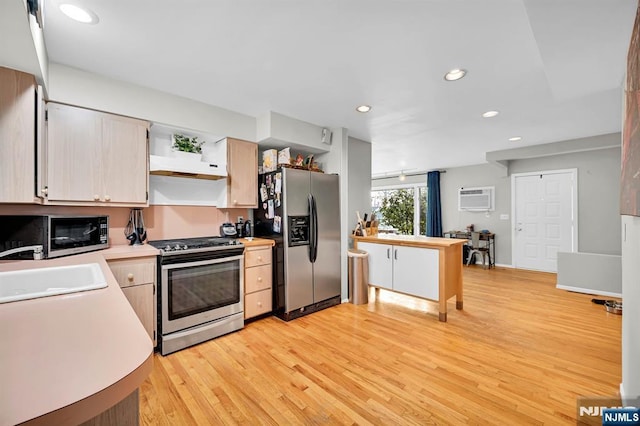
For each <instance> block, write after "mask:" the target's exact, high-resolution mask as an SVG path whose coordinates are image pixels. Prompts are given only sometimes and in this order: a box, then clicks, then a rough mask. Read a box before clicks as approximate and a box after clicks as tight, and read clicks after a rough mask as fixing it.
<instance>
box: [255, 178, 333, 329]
mask: <svg viewBox="0 0 640 426" xmlns="http://www.w3.org/2000/svg"><path fill="white" fill-rule="evenodd" d="M258 185H259V188H258V192H259V199H260V203H259V204H260V206H259V208H258V209H256V210H255V211H254V221H255V230H256V235H257V236H263V237H267V238H273V239H274V240H276V245H275V248H274V262H273V267H274V276H273V278H274V280H273V289H274V300H273V302H274V310H275V313H276V314H277V315H278V316H279V317H280V318H283V319H285V320H290V319H293V318H296V317H298V316H301V315H305V314H307V313H311V312H315V311H317V310H319V309H324V308H326V307H329V306H333V305H336V304H339V303H340V288H341V284H340V193H339V177H338V175H330V174H324V173H318V172H309V171H306V170H298V169H290V168H282V169H278V170H277V171H275V172H270V173H265V174H263V175H260V179H259V184H258Z"/></svg>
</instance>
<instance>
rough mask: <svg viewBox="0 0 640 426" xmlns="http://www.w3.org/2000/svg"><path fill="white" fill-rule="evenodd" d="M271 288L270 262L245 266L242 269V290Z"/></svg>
mask: <svg viewBox="0 0 640 426" xmlns="http://www.w3.org/2000/svg"><path fill="white" fill-rule="evenodd" d="M267 288H271V264H269V265H261V266H254V267H253V268H245V270H244V292H245V294H246V293H253V292H254V291H258V290H264V289H267Z"/></svg>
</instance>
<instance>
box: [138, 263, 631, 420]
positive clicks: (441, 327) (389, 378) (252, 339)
mask: <svg viewBox="0 0 640 426" xmlns="http://www.w3.org/2000/svg"><path fill="white" fill-rule="evenodd" d="M463 273H464V277H463V279H464V287H465V305H464V310H462V311H455V312H453V311H452V314H451V315H450V316H449V318H448V320H449V321H448V322H447V323H442V322H439V321H438V316H437V314H438V304H437V303H435V302H429V301H425V300H422V299H418V298H413V297H410V296H404V295H399V294H397V293H392V292H385V291H384V290H380V292H379V296H377V297H376V298H373V297H371V298H370V299H369V300H370V302H369V304H368V305H352V304H342V305H339V306H336V307H333V308H329V309H326V310H323V311H320V312H316V313H314V314H311V315H308V316H305V317H302V318H298V319H296V320H293V321H290V322H283V321H281V320H279V319H277V318H275V317H270V318H265V319H263V320H260V321H256V322H253V323H250V324H248V325H247V326H246V327H245V328H244V329H242V330H240V331H238V332H235V333H232V334H228V335H226V336H222V337H219V338H217V339H214V340H211V341H209V342H205V343H202V344H200V345H197V346H195V347H192V348H188V349H185V350H183V351H180V352H177V353H174V354H171V355H169V356H166V357H162V356H159V355H156V360H155V361H156V362H155V366H154V371H153V373H152V374H151V376H150V377H149V379H148V380H147V381H146V382H145V384H144V385H143V386H142V388H141V391H140V409H141V418H140V423H141V424H143V425H152V424H153V425H155V424H185V425H190V424H193V425H195V424H270V425H271V424H408V425H412V424H415V425H424V424H465V423H472V424H485V423H502V424H575V422H576V418H575V416H576V398H577V397H578V396H596V395H601V396H616V395H617V394H618V387H619V383H620V380H621V366H620V359H621V347H620V337H621V317H620V316H617V315H613V314H608V313H607V312H605V311H604V309H603V307H602V306H599V305H594V304H592V303H591V301H590V300H591V298H592V296H589V295H584V294H577V293H570V292H566V291H562V290H557V289H556V288H555V280H556V276H555V274H548V273H539V272H531V271H522V270H512V269H505V268H496V269H490V270H484V269H482V268H481V267H474V266H472V267H465V268H464V271H463ZM454 307H455V301H453V300H452V301H451V302H449V303H448V308H449V309H453V308H454Z"/></svg>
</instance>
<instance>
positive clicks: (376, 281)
mask: <svg viewBox="0 0 640 426" xmlns="http://www.w3.org/2000/svg"><path fill="white" fill-rule="evenodd" d="M351 238H352V239H353V240H354V248H357V249H361V250H364V251H366V252H368V253H369V285H370V286H372V287H375V288H376V293H377V290H378V289H380V288H384V289H386V290H391V291H395V292H398V293H403V294H407V295H410V296H415V297H420V298H423V299H427V300H433V301H436V302H438V304H439V309H438V311H439V315H438V319H439V320H440V321H442V322H446V321H447V301H448V300H449V299H450V298H452V297H453V296H455V297H456V309H462V307H463V300H462V293H463V289H462V261H461V259H462V246H463V245H464V244H465V243H466V241H465V240H458V239H453V238H436V237H424V236H413V235H391V234H385V235H377V236H368V237H358V236H352V237H351Z"/></svg>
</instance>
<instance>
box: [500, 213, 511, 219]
mask: <svg viewBox="0 0 640 426" xmlns="http://www.w3.org/2000/svg"><path fill="white" fill-rule="evenodd" d="M500 220H509V215H508V214H501V215H500Z"/></svg>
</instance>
